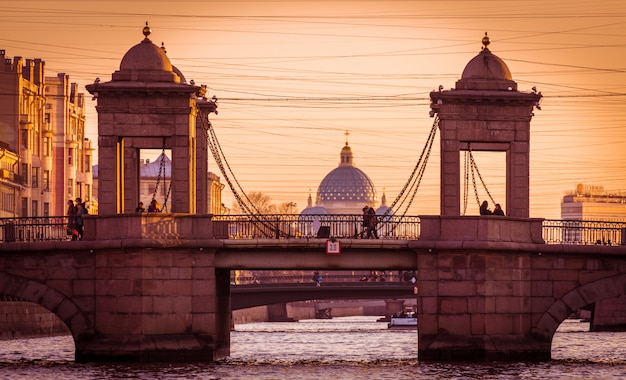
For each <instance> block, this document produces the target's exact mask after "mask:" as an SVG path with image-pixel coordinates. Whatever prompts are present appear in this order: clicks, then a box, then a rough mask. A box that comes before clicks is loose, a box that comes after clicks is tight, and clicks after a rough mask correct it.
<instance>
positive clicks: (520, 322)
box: [416, 216, 551, 361]
mask: <svg viewBox="0 0 626 380" xmlns="http://www.w3.org/2000/svg"><path fill="white" fill-rule="evenodd" d="M421 222H422V231H423V232H422V236H421V238H420V240H419V241H418V242H417V244H416V245H417V246H419V247H430V248H427V249H425V252H424V253H423V254H420V255H418V258H417V262H418V264H417V267H418V293H419V296H418V320H419V334H418V335H419V337H418V339H419V342H418V357H419V359H420V360H433V361H492V360H498V361H509V360H510V361H517V360H522V361H544V360H550V344H551V336H550V337H546V336H541V335H538V334H533V326H534V325H536V323H537V320H538V319H539V318H540V315H541V313H542V312H543V310H533V306H534V304H533V296H535V297H536V294H535V293H536V290H537V288H536V283H535V285H534V284H533V278H532V257H531V254H530V253H527V252H524V245H526V246H527V247H530V246H532V245H533V243H540V242H541V241H542V239H541V234H540V232H541V221H540V220H538V219H535V220H533V219H530V220H529V219H521V218H508V217H444V216H441V217H430V216H427V217H421ZM537 228H539V229H538V230H537ZM537 232H539V234H537ZM454 239H458V240H454ZM498 247H500V249H498ZM514 247H518V251H517V252H515V253H513V252H511V250H512V249H513V248H514ZM533 285H534V286H533Z"/></svg>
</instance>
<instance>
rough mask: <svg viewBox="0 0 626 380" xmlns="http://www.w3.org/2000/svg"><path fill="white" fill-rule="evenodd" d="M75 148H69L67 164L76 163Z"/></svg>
mask: <svg viewBox="0 0 626 380" xmlns="http://www.w3.org/2000/svg"><path fill="white" fill-rule="evenodd" d="M73 157H74V148H68V149H67V164H68V165H74V158H73Z"/></svg>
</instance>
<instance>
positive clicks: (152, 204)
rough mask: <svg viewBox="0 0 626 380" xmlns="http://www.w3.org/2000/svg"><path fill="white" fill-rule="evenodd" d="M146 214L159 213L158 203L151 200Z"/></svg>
mask: <svg viewBox="0 0 626 380" xmlns="http://www.w3.org/2000/svg"><path fill="white" fill-rule="evenodd" d="M148 212H161V210H160V209H159V203H158V202H157V200H156V199H152V201H151V202H150V206H148Z"/></svg>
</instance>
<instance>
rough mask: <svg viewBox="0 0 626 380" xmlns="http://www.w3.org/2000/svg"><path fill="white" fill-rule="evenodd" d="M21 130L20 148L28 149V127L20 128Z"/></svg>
mask: <svg viewBox="0 0 626 380" xmlns="http://www.w3.org/2000/svg"><path fill="white" fill-rule="evenodd" d="M21 132H22V133H21V135H22V136H21V140H22V141H21V144H22V148H24V149H28V129H22V130H21Z"/></svg>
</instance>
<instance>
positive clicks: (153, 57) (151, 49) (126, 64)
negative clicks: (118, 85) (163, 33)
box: [111, 22, 180, 83]
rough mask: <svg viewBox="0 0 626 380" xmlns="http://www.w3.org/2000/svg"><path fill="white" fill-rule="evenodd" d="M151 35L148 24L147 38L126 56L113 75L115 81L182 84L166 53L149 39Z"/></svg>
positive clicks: (145, 29) (146, 28) (144, 30)
mask: <svg viewBox="0 0 626 380" xmlns="http://www.w3.org/2000/svg"><path fill="white" fill-rule="evenodd" d="M150 33H151V30H150V27H148V23H147V22H146V26H145V27H144V28H143V35H144V36H145V38H144V39H143V41H141V42H140V43H138V44H137V45H135V46H133V47H131V48H130V49H129V50H128V51H127V52H126V54H124V57H123V58H122V61H121V62H120V69H119V70H118V71H116V72H114V73H113V75H112V78H111V79H112V80H113V81H136V82H172V83H180V77H179V76H178V75H177V74H176V72H175V71H174V69H173V67H172V63H171V62H170V59H169V58H168V57H167V55H166V54H165V51H164V50H163V49H162V48H160V47H158V46H157V45H155V44H153V43H152V41H150V39H149V38H148V36H149V35H150Z"/></svg>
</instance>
